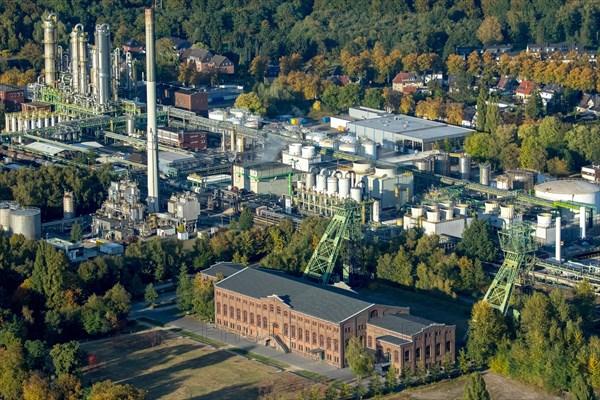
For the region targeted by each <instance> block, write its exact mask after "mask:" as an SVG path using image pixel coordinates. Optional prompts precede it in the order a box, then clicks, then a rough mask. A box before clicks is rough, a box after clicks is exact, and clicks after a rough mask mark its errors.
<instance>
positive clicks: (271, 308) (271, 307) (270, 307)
mask: <svg viewBox="0 0 600 400" xmlns="http://www.w3.org/2000/svg"><path fill="white" fill-rule="evenodd" d="M274 309H275V306H274V305H273V304H269V311H270V312H273V310H274Z"/></svg>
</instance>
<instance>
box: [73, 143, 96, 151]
mask: <svg viewBox="0 0 600 400" xmlns="http://www.w3.org/2000/svg"><path fill="white" fill-rule="evenodd" d="M71 146H73V147H79V148H80V149H84V150H89V149H101V148H102V147H104V146H102V145H101V144H100V143H98V142H81V143H73V144H71Z"/></svg>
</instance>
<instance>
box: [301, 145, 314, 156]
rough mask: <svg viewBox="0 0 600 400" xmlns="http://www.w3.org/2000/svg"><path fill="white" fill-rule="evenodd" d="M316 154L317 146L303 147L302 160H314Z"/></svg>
mask: <svg viewBox="0 0 600 400" xmlns="http://www.w3.org/2000/svg"><path fill="white" fill-rule="evenodd" d="M316 154H317V152H316V150H315V146H304V147H302V158H314V157H315V156H316Z"/></svg>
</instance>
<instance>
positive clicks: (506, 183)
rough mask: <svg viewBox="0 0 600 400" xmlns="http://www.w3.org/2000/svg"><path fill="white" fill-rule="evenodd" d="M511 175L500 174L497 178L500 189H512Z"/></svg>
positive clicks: (497, 185)
mask: <svg viewBox="0 0 600 400" xmlns="http://www.w3.org/2000/svg"><path fill="white" fill-rule="evenodd" d="M510 182H511V181H510V177H509V176H507V175H500V176H499V177H497V178H496V187H497V188H498V189H503V190H510V189H512V188H511V183H510Z"/></svg>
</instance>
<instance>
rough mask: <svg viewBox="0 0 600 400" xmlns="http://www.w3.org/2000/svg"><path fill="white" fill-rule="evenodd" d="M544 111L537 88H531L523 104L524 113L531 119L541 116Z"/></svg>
mask: <svg viewBox="0 0 600 400" xmlns="http://www.w3.org/2000/svg"><path fill="white" fill-rule="evenodd" d="M543 112H544V103H543V102H542V97H541V96H540V92H539V91H537V90H535V89H534V90H533V93H532V94H531V97H530V98H529V100H528V101H527V103H526V104H525V114H527V115H528V116H529V118H532V119H538V118H539V117H541V116H542V114H543Z"/></svg>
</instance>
